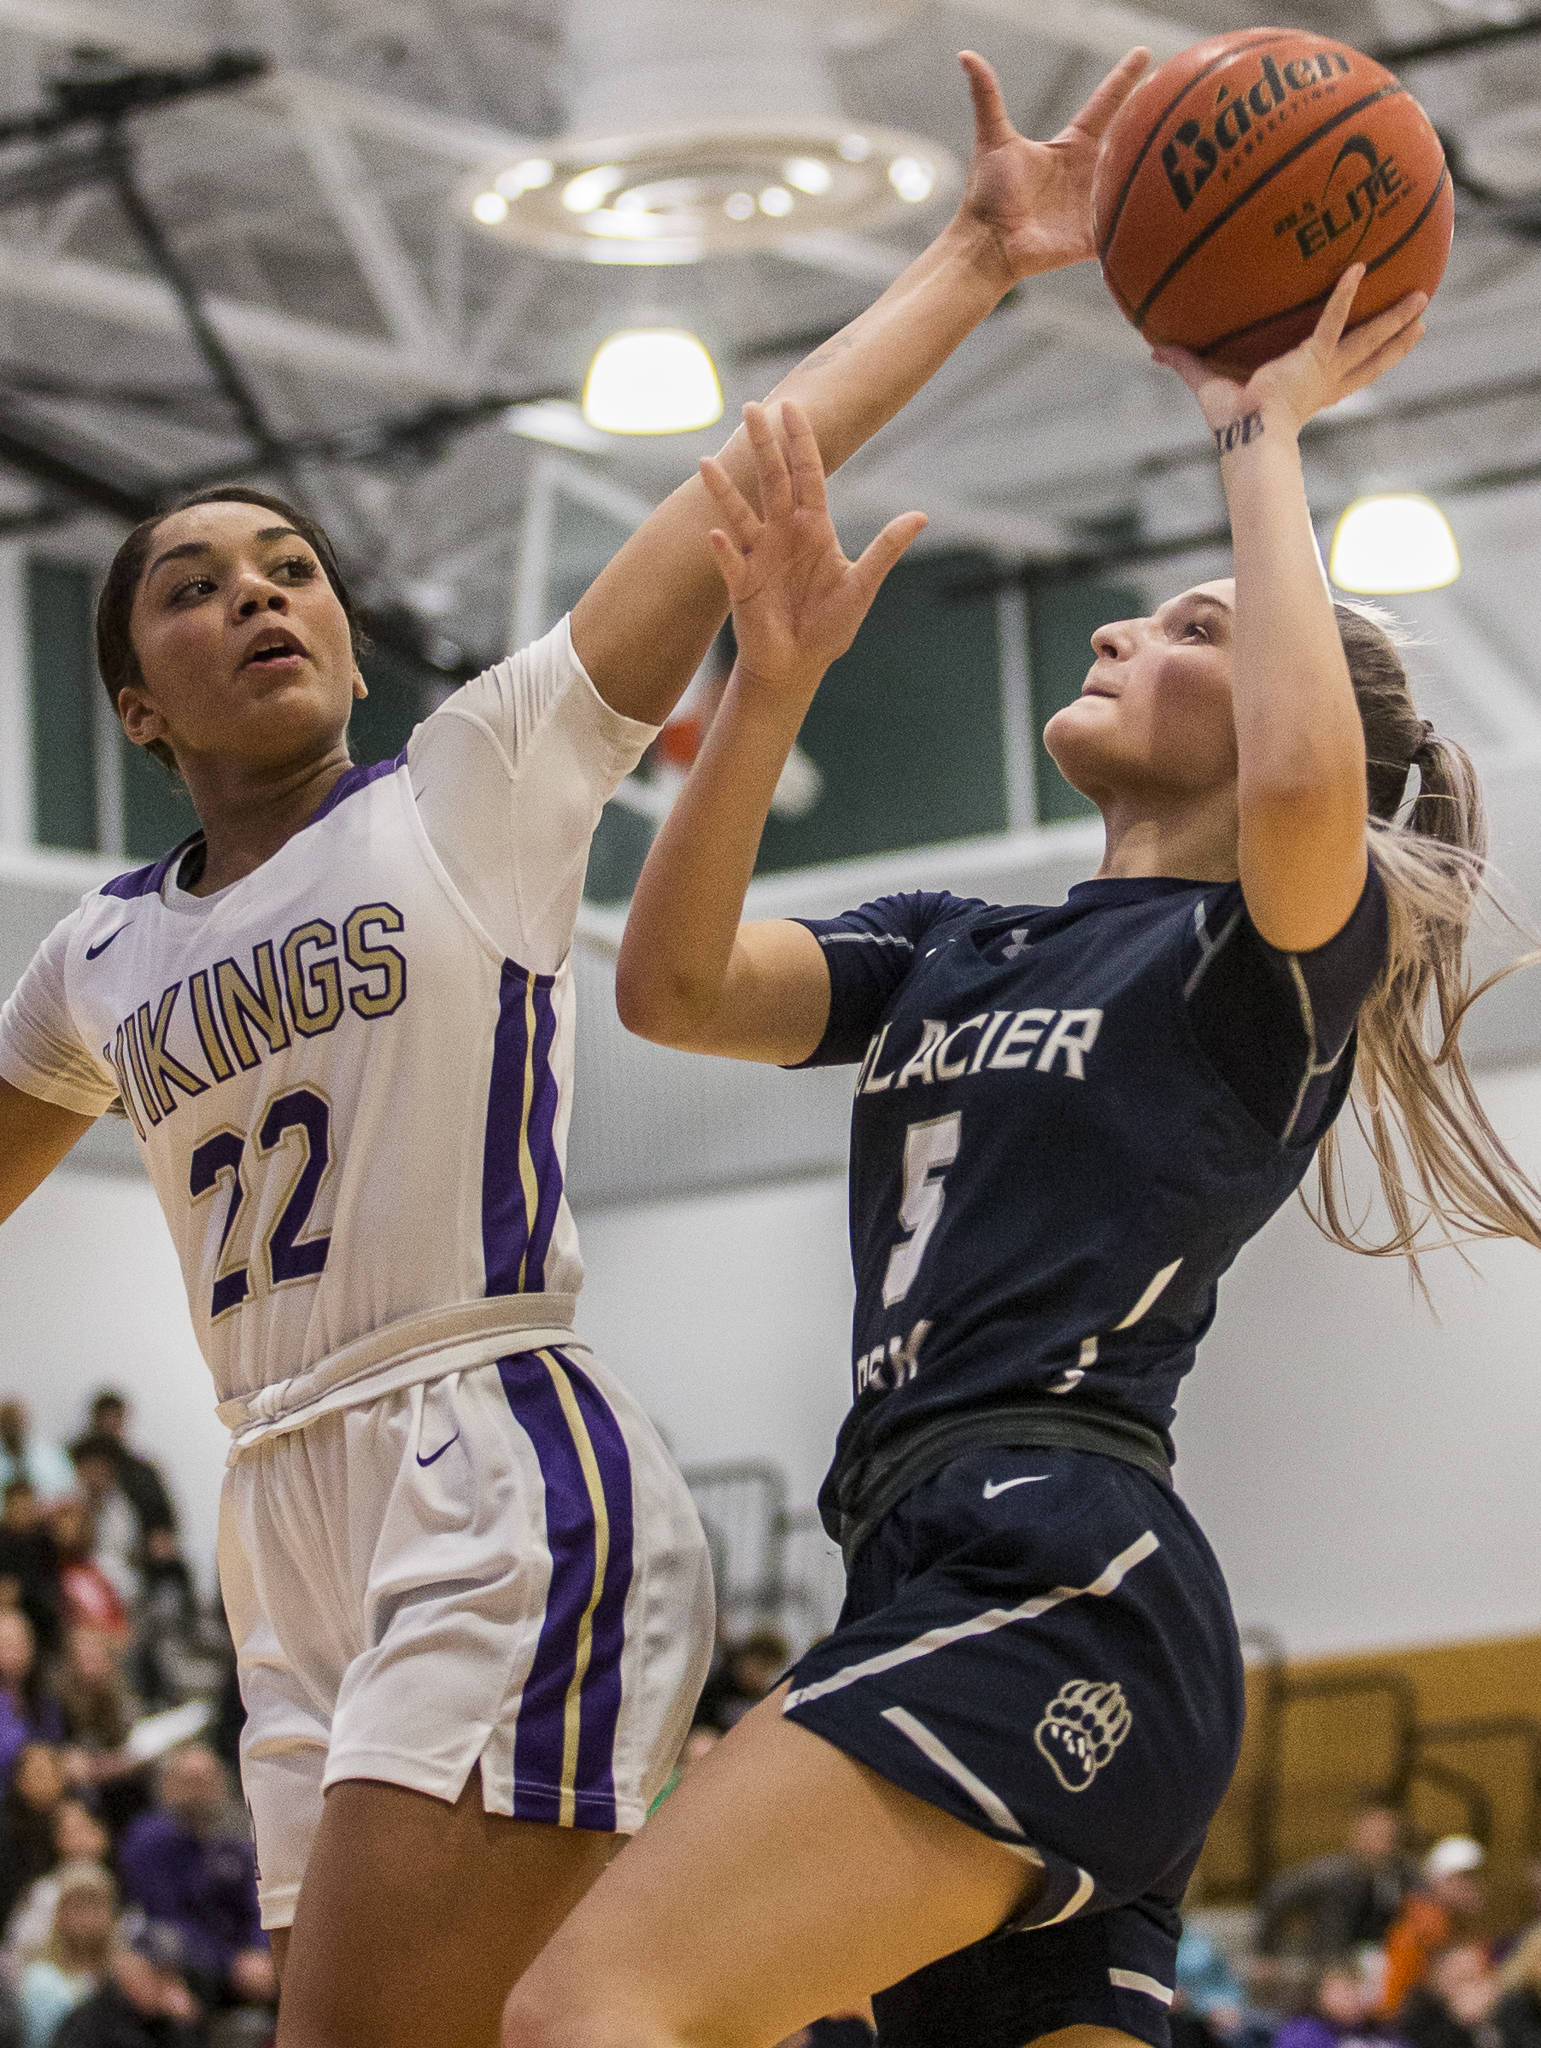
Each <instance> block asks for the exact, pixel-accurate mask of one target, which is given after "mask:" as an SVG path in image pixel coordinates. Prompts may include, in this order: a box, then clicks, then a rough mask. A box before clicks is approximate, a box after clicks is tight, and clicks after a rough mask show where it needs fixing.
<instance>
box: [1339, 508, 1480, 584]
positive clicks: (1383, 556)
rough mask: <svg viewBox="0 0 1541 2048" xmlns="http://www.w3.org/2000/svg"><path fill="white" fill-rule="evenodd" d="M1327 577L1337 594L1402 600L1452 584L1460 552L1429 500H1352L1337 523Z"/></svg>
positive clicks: (1458, 569) (1445, 524)
mask: <svg viewBox="0 0 1541 2048" xmlns="http://www.w3.org/2000/svg"><path fill="white" fill-rule="evenodd" d="M1330 573H1331V576H1332V580H1333V582H1334V583H1335V584H1337V586H1338V588H1339V589H1340V590H1352V591H1357V592H1359V593H1360V594H1361V595H1363V596H1366V597H1405V596H1407V595H1409V594H1410V593H1411V592H1413V591H1418V590H1443V589H1445V588H1446V586H1447V585H1449V584H1451V583H1454V582H1455V580H1456V579H1457V577H1458V576H1459V575H1460V573H1461V551H1460V549H1459V547H1457V545H1456V539H1455V535H1454V534H1453V533H1452V532H1451V530H1450V522H1449V520H1448V519H1447V518H1446V517H1445V515H1444V513H1443V512H1441V510H1440V509H1439V507H1438V506H1437V505H1436V504H1435V503H1434V500H1433V499H1432V498H1426V497H1424V496H1422V494H1421V493H1419V492H1416V491H1383V492H1378V493H1376V494H1375V495H1373V496H1370V497H1365V498H1358V499H1356V500H1355V502H1354V503H1353V504H1352V505H1350V506H1349V508H1348V510H1347V511H1346V512H1345V513H1344V514H1343V517H1342V518H1341V519H1340V520H1339V521H1338V531H1337V535H1336V537H1335V538H1334V540H1333V543H1332V568H1331V572H1330Z"/></svg>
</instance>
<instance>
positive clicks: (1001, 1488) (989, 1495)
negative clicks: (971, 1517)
mask: <svg viewBox="0 0 1541 2048" xmlns="http://www.w3.org/2000/svg"><path fill="white" fill-rule="evenodd" d="M1049 1477H1051V1474H1049V1473H1047V1472H1029V1473H1028V1475H1027V1477H1026V1478H1025V1479H987V1480H986V1481H985V1499H986V1500H994V1498H995V1496H996V1495H997V1494H998V1493H1010V1491H1011V1489H1012V1488H1013V1487H1014V1486H1036V1485H1037V1483H1038V1481H1039V1480H1040V1479H1048V1478H1049Z"/></svg>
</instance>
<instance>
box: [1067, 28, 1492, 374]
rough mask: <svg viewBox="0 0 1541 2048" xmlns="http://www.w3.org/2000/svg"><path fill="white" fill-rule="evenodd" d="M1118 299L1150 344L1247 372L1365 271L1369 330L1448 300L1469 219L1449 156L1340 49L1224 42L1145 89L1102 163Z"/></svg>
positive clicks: (1368, 66) (1289, 41) (1390, 85)
mask: <svg viewBox="0 0 1541 2048" xmlns="http://www.w3.org/2000/svg"><path fill="white" fill-rule="evenodd" d="M1093 205H1094V209H1095V219H1096V228H1097V248H1098V252H1099V254H1100V255H1101V257H1102V269H1103V275H1104V276H1105V277H1106V278H1107V281H1108V285H1109V287H1110V289H1111V291H1112V293H1113V296H1114V298H1115V299H1117V301H1118V303H1119V305H1120V306H1121V307H1122V308H1123V310H1124V312H1125V314H1126V315H1127V316H1128V318H1129V319H1130V320H1132V321H1133V322H1134V324H1135V326H1136V327H1137V328H1138V329H1139V330H1140V332H1141V333H1142V334H1143V335H1144V336H1145V337H1146V339H1147V340H1148V341H1151V342H1177V343H1179V344H1181V345H1182V346H1183V347H1185V348H1191V349H1196V350H1197V351H1199V353H1200V354H1203V355H1206V356H1208V357H1210V358H1211V359H1212V360H1214V361H1215V362H1217V363H1220V364H1221V365H1223V366H1224V367H1225V368H1226V369H1229V370H1234V371H1239V372H1248V371H1251V370H1254V369H1256V368H1257V366H1258V364H1259V363H1263V362H1267V361H1268V359H1269V358H1270V357H1271V356H1277V355H1282V354H1283V353H1284V351H1285V350H1286V349H1289V348H1293V347H1294V346H1295V344H1296V343H1297V342H1299V341H1303V340H1304V339H1305V337H1306V335H1308V334H1309V333H1310V332H1311V329H1312V327H1313V326H1314V325H1315V324H1316V320H1317V318H1318V316H1319V315H1320V313H1321V309H1322V307H1323V306H1324V305H1325V304H1326V302H1327V299H1328V298H1329V297H1330V295H1331V293H1332V288H1333V286H1334V285H1335V284H1336V283H1337V281H1338V279H1339V278H1340V277H1341V276H1342V275H1343V273H1344V271H1345V270H1346V269H1347V268H1348V266H1349V265H1350V264H1351V263H1365V264H1368V265H1369V274H1368V276H1367V277H1366V278H1365V281H1364V285H1363V287H1362V288H1361V290H1360V293H1359V297H1358V299H1357V300H1356V301H1355V304H1354V319H1355V323H1356V324H1357V323H1358V322H1360V321H1363V320H1368V319H1370V318H1372V317H1373V316H1374V315H1375V314H1376V313H1381V312H1384V311H1385V309H1386V308H1387V307H1388V306H1391V305H1394V304H1395V303H1396V301H1397V300H1398V299H1401V298H1404V297H1405V296H1406V295H1407V294H1408V293H1409V292H1415V291H1424V292H1428V293H1430V294H1431V295H1432V293H1433V292H1434V290H1435V289H1436V287H1437V286H1438V284H1439V281H1440V279H1441V277H1443V275H1444V272H1445V264H1446V261H1447V260H1448V258H1449V255H1450V236H1451V230H1452V227H1453V225H1454V219H1455V201H1454V194H1453V192H1452V190H1451V185H1450V173H1449V170H1448V169H1447V167H1446V164H1445V153H1444V151H1443V149H1442V148H1441V147H1440V142H1439V137H1438V136H1437V135H1436V134H1435V132H1434V127H1433V124H1432V123H1431V121H1430V120H1429V117H1428V116H1427V114H1425V113H1424V111H1423V109H1422V107H1420V106H1419V104H1418V102H1417V101H1416V100H1415V99H1414V98H1413V96H1412V94H1411V93H1409V92H1408V90H1407V88H1406V87H1405V86H1404V85H1402V84H1400V83H1399V82H1398V80H1397V79H1395V78H1394V77H1393V76H1392V74H1391V73H1390V72H1389V71H1387V70H1385V69H1384V67H1383V66H1381V65H1379V64H1377V63H1375V62H1373V60H1372V59H1370V58H1369V57H1365V56H1362V55H1361V54H1360V53H1359V51H1357V50H1351V49H1349V48H1348V47H1347V46H1346V45H1345V44H1343V43H1335V42H1332V41H1330V40H1329V39H1328V38H1327V37H1325V36H1314V35H1307V34H1304V33H1302V32H1301V31H1299V30H1296V29H1276V28H1258V29H1247V30H1243V31H1242V32H1240V33H1239V34H1236V35H1227V36H1216V37H1215V38H1214V39H1213V40H1212V41H1210V42H1205V43H1200V44H1198V46H1197V47H1196V48H1194V49H1192V50H1185V51H1184V52H1183V54H1182V55H1181V56H1180V57H1174V58H1172V60H1171V61H1170V63H1167V64H1163V65H1162V66H1161V68H1160V69H1159V70H1158V71H1155V72H1153V73H1152V74H1151V76H1150V77H1149V78H1147V79H1146V80H1145V81H1144V83H1143V84H1142V85H1141V86H1140V87H1139V89H1138V90H1137V91H1136V92H1135V93H1133V94H1132V95H1131V96H1130V98H1129V99H1128V100H1127V101H1126V102H1125V104H1124V105H1123V107H1121V108H1120V110H1119V113H1118V116H1117V118H1116V120H1115V121H1114V122H1113V125H1112V127H1111V128H1110V129H1109V130H1108V133H1107V136H1106V138H1105V139H1104V142H1103V145H1102V154H1101V157H1100V158H1099V160H1098V164H1097V176H1096V185H1095V191H1094V196H1093Z"/></svg>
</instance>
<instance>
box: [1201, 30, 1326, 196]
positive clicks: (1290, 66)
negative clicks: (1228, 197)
mask: <svg viewBox="0 0 1541 2048" xmlns="http://www.w3.org/2000/svg"><path fill="white" fill-rule="evenodd" d="M1352 71H1353V67H1352V65H1351V64H1350V63H1349V61H1348V58H1347V57H1346V56H1345V55H1344V54H1343V52H1342V51H1341V50H1323V51H1322V52H1321V54H1320V55H1319V56H1314V57H1296V58H1293V59H1292V60H1291V61H1290V62H1288V63H1287V64H1285V66H1284V67H1283V69H1282V70H1281V69H1280V67H1279V66H1278V64H1276V63H1275V61H1274V59H1273V58H1272V57H1271V56H1265V57H1264V59H1263V62H1262V75H1261V77H1260V78H1259V79H1258V80H1257V82H1256V84H1254V85H1251V86H1238V87H1237V88H1236V89H1235V90H1234V91H1233V90H1232V88H1231V87H1230V86H1229V85H1222V86H1221V87H1220V89H1219V96H1218V98H1217V101H1216V108H1217V111H1216V113H1215V115H1214V118H1213V120H1212V121H1209V122H1208V123H1204V122H1200V121H1196V120H1191V119H1190V120H1187V121H1184V122H1183V124H1182V126H1181V127H1180V128H1179V129H1178V130H1177V133H1176V134H1175V135H1174V136H1173V137H1172V139H1171V141H1170V142H1169V143H1168V144H1167V145H1166V148H1165V149H1164V150H1162V152H1161V167H1162V169H1163V170H1164V171H1165V172H1166V175H1167V180H1168V183H1169V184H1170V185H1171V187H1172V190H1173V192H1174V193H1175V194H1176V195H1177V203H1178V205H1179V206H1180V207H1181V208H1182V210H1183V212H1184V213H1186V212H1187V211H1188V209H1189V208H1190V207H1191V206H1192V204H1193V202H1194V200H1195V199H1197V197H1198V196H1199V194H1200V192H1202V191H1203V189H1204V187H1205V186H1206V185H1207V184H1208V183H1209V181H1210V179H1211V178H1212V177H1213V176H1214V174H1215V172H1216V171H1217V170H1219V169H1220V166H1221V163H1222V162H1223V160H1224V159H1225V158H1227V157H1232V156H1235V154H1236V153H1237V151H1238V150H1241V149H1242V148H1244V146H1245V144H1246V140H1247V137H1248V136H1249V135H1250V134H1251V133H1252V131H1253V128H1254V127H1257V126H1261V125H1262V124H1265V123H1267V124H1268V125H1269V126H1272V125H1273V124H1272V121H1271V118H1270V117H1271V116H1273V115H1276V114H1277V113H1278V111H1279V109H1280V108H1281V107H1285V106H1287V105H1288V104H1289V102H1290V101H1291V100H1292V99H1298V98H1300V97H1302V96H1303V95H1304V94H1306V93H1316V94H1317V95H1318V96H1319V95H1320V92H1321V89H1322V87H1323V86H1330V85H1333V84H1335V83H1336V82H1337V80H1338V79H1339V78H1347V77H1350V76H1351V75H1352Z"/></svg>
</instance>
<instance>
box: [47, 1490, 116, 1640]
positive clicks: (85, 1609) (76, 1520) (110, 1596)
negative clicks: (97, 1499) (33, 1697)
mask: <svg viewBox="0 0 1541 2048" xmlns="http://www.w3.org/2000/svg"><path fill="white" fill-rule="evenodd" d="M53 1522H54V1540H55V1542H56V1543H57V1544H58V1546H59V1591H60V1594H61V1595H62V1598H63V1603H64V1618H65V1621H66V1623H67V1624H68V1623H75V1624H79V1625H80V1626H82V1627H84V1628H94V1629H100V1630H101V1632H102V1634H103V1635H105V1636H109V1637H111V1638H112V1640H113V1641H114V1642H117V1643H123V1644H126V1643H127V1642H128V1609H127V1608H126V1607H125V1606H124V1604H123V1602H122V1600H121V1599H120V1598H119V1597H118V1593H117V1590H116V1588H115V1587H114V1586H113V1583H112V1581H111V1580H110V1579H109V1578H108V1577H107V1575H106V1573H105V1572H104V1571H103V1570H102V1569H101V1567H100V1565H98V1563H97V1562H96V1557H95V1554H94V1551H93V1542H94V1535H93V1531H92V1526H91V1511H90V1509H89V1508H88V1507H87V1505H86V1503H85V1502H84V1501H83V1500H66V1501H61V1502H60V1503H59V1505H58V1507H57V1508H55V1510H54V1518H53Z"/></svg>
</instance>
